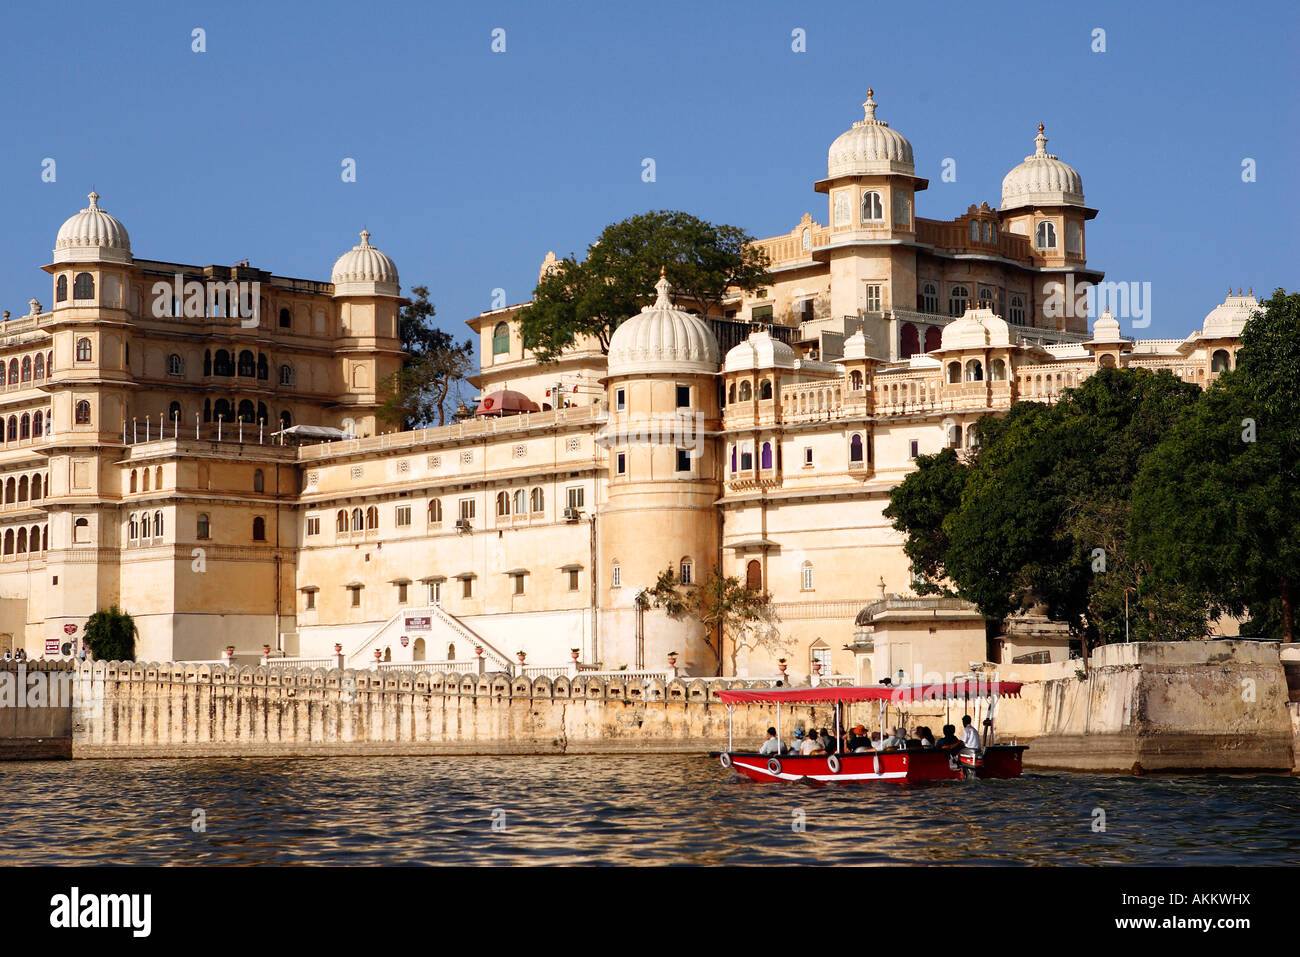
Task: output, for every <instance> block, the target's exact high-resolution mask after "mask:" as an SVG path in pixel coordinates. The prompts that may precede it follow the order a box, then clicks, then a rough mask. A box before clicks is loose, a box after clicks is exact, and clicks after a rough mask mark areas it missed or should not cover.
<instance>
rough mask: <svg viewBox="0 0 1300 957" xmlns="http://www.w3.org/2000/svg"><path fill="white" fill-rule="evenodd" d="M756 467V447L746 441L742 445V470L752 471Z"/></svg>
mask: <svg viewBox="0 0 1300 957" xmlns="http://www.w3.org/2000/svg"><path fill="white" fill-rule="evenodd" d="M753 468H754V447H753V446H752V445H750V444H749V443H748V442H746V443H745V444H744V445H742V446H741V447H740V470H741V471H742V472H749V471H752V470H753Z"/></svg>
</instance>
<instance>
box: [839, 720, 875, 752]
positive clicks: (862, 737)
mask: <svg viewBox="0 0 1300 957" xmlns="http://www.w3.org/2000/svg"><path fill="white" fill-rule="evenodd" d="M844 747H845V750H847V751H870V750H871V738H870V737H868V735H867V729H866V728H864V727H863V726H862V725H860V724H855V725H854V726H853V727H852V728H851V729H850V730H849V739H848V741H846V742H845V745H844Z"/></svg>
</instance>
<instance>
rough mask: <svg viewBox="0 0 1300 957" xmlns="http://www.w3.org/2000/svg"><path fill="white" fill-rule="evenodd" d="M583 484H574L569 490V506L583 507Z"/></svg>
mask: <svg viewBox="0 0 1300 957" xmlns="http://www.w3.org/2000/svg"><path fill="white" fill-rule="evenodd" d="M582 491H583V490H582V486H580V485H578V486H574V487H573V488H570V489H568V490H567V492H568V496H569V508H582V497H583V496H582Z"/></svg>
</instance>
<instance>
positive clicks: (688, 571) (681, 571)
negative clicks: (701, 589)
mask: <svg viewBox="0 0 1300 957" xmlns="http://www.w3.org/2000/svg"><path fill="white" fill-rule="evenodd" d="M677 580H678V581H679V582H680V583H681V584H683V585H690V584H692V583H693V582H694V581H695V563H694V562H693V561H691V557H690V556H689V555H687V556H684V557H683V558H682V560H681V561H680V562H678V563H677Z"/></svg>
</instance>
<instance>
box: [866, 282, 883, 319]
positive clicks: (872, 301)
mask: <svg viewBox="0 0 1300 957" xmlns="http://www.w3.org/2000/svg"><path fill="white" fill-rule="evenodd" d="M866 308H867V312H880V311H881V306H880V283H878V282H869V283H867V307H866Z"/></svg>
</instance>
